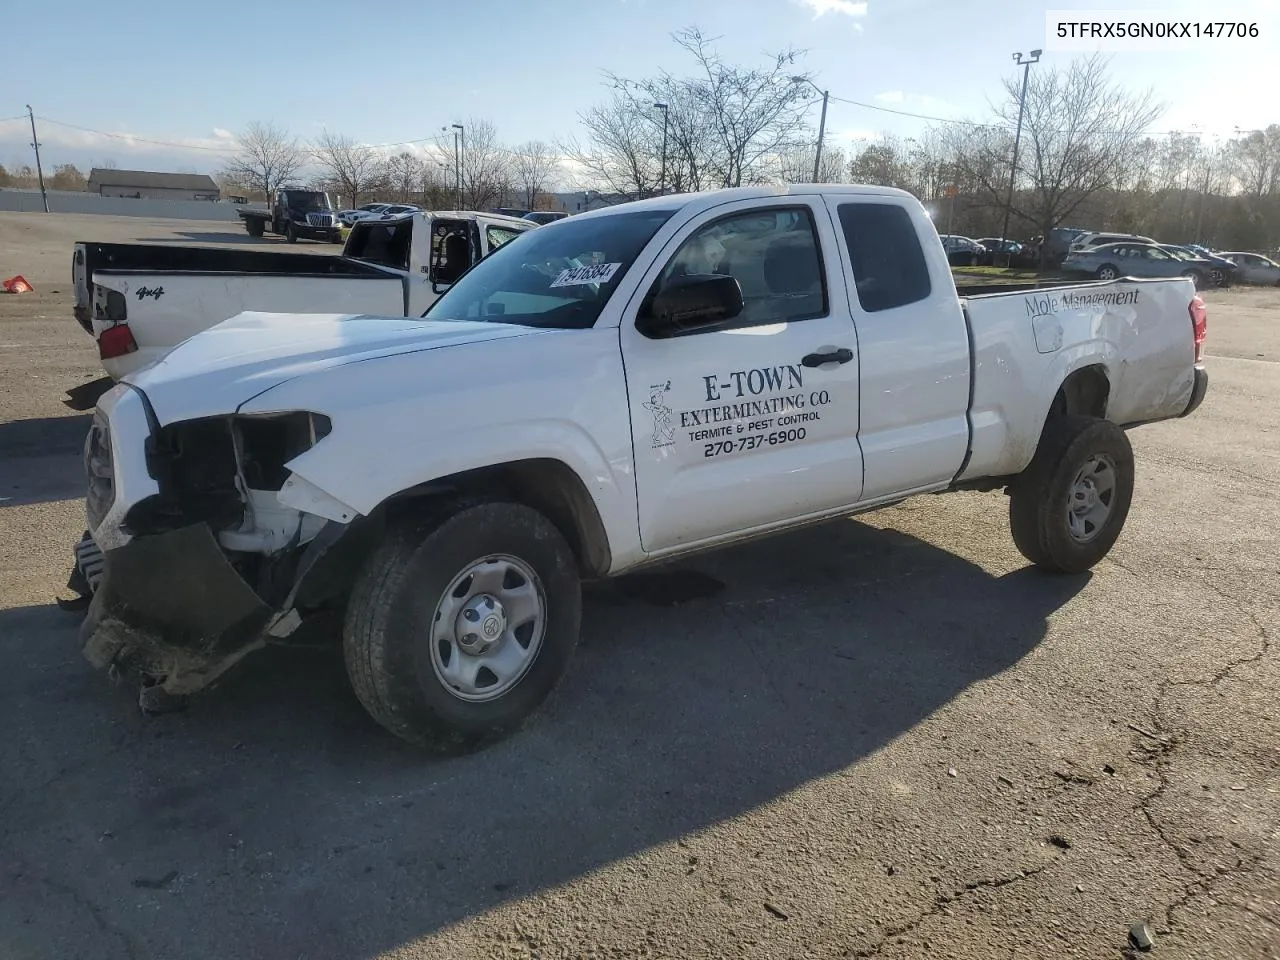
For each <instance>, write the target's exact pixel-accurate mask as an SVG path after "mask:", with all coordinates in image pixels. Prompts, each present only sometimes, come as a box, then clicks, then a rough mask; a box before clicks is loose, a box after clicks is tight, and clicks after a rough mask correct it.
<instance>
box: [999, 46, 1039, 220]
mask: <svg viewBox="0 0 1280 960" xmlns="http://www.w3.org/2000/svg"><path fill="white" fill-rule="evenodd" d="M1043 52H1044V51H1043V50H1032V51H1031V56H1030V57H1029V58H1028V59H1026V60H1023V59H1022V54H1021V53H1015V54H1014V55H1013V62H1014V63H1017V64H1020V65H1021V66H1022V95H1021V96H1019V97H1018V132H1017V133H1015V134H1014V135H1013V163H1012V164H1010V165H1009V192H1008V194H1007V195H1006V196H1005V200H1004V227H1002V228H1001V230H1000V240H1001V241H1006V240H1008V239H1009V211H1010V210H1011V209H1012V208H1013V181H1014V178H1015V177H1017V176H1018V147H1019V146H1020V145H1021V143H1022V111H1023V110H1024V109H1025V108H1026V105H1027V78H1028V77H1030V75H1031V65H1032V64H1033V63H1039V62H1040V54H1042V53H1043ZM1044 242H1045V243H1048V242H1049V238H1048V237H1045V238H1044Z"/></svg>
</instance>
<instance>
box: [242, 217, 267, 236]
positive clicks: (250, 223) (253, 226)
mask: <svg viewBox="0 0 1280 960" xmlns="http://www.w3.org/2000/svg"><path fill="white" fill-rule="evenodd" d="M264 226H265V224H263V222H262V221H261V220H246V221H245V222H244V228H245V229H246V230H248V231H249V236H251V237H260V236H262V233H263V227H264Z"/></svg>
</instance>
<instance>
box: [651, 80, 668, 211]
mask: <svg viewBox="0 0 1280 960" xmlns="http://www.w3.org/2000/svg"><path fill="white" fill-rule="evenodd" d="M654 106H655V107H657V108H658V109H659V110H661V111H662V185H661V187H660V191H661V193H662V195H663V196H666V193H667V105H666V104H665V103H655V104H654Z"/></svg>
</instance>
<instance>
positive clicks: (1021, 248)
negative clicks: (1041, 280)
mask: <svg viewBox="0 0 1280 960" xmlns="http://www.w3.org/2000/svg"><path fill="white" fill-rule="evenodd" d="M978 243H979V244H981V245H982V246H983V247H985V248H986V251H987V252H986V253H985V254H984V255H983V256H982V257H981V258H980V259H979V263H981V264H982V265H983V266H988V267H989V266H994V265H996V264H997V263H998V264H999V265H1001V266H1003V265H1004V258H1005V257H1008V258H1009V266H1011V267H1033V266H1035V264H1036V253H1035V250H1033V249H1032V248H1031V247H1029V246H1028V245H1027V244H1024V243H1020V242H1019V241H1017V240H1004V239H1001V238H999V237H983V238H981V239H980V240H978Z"/></svg>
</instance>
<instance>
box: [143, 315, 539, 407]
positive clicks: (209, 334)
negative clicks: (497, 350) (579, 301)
mask: <svg viewBox="0 0 1280 960" xmlns="http://www.w3.org/2000/svg"><path fill="white" fill-rule="evenodd" d="M538 332H540V331H538V330H534V329H531V328H529V327H519V326H515V325H512V324H503V323H479V322H473V321H453V320H449V321H443V320H419V319H416V318H405V317H365V316H346V315H342V314H312V313H257V312H246V313H240V314H237V315H236V316H234V317H231V318H230V319H228V320H224V321H223V322H222V323H219V324H216V325H215V326H212V327H210V328H209V329H208V330H205V331H203V332H201V333H199V334H197V335H196V336H194V337H191V338H190V339H188V340H184V341H183V342H182V343H180V344H178V346H176V347H174V348H173V350H171V351H169V353H168V354H166V355H165V356H164V357H163V358H162V359H161V360H158V361H157V362H155V363H153V364H151V365H149V366H146V367H143V368H142V369H140V370H137V371H135V372H134V373H132V374H130V375H128V376H127V377H125V378H124V380H125V382H126V383H128V384H131V385H132V386H134V387H136V388H138V389H139V390H141V391H142V392H143V393H144V394H145V395H146V397H147V399H148V400H149V401H150V403H151V408H152V409H153V410H154V411H155V414H156V418H157V420H158V421H159V422H160V424H162V425H163V424H167V423H174V422H177V421H180V420H190V419H193V418H196V417H212V416H221V415H224V414H230V413H234V412H235V411H236V410H237V409H238V408H239V407H240V406H241V405H243V404H244V403H246V402H247V401H249V400H251V399H252V398H253V397H256V396H257V395H258V394H260V393H262V392H263V391H266V390H270V389H271V388H272V387H276V386H279V385H280V384H282V383H284V382H285V381H286V380H291V379H293V378H294V377H297V376H301V375H303V374H307V373H314V372H316V371H318V370H324V369H326V368H329V367H336V366H340V365H342V364H346V363H357V362H360V361H364V360H373V359H376V358H378V357H386V356H394V355H396V354H402V353H415V352H417V351H420V350H435V349H438V348H440V347H449V346H455V345H458V344H465V343H477V342H479V341H482V340H498V339H503V338H507V337H520V336H528V335H530V334H534V333H538Z"/></svg>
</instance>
